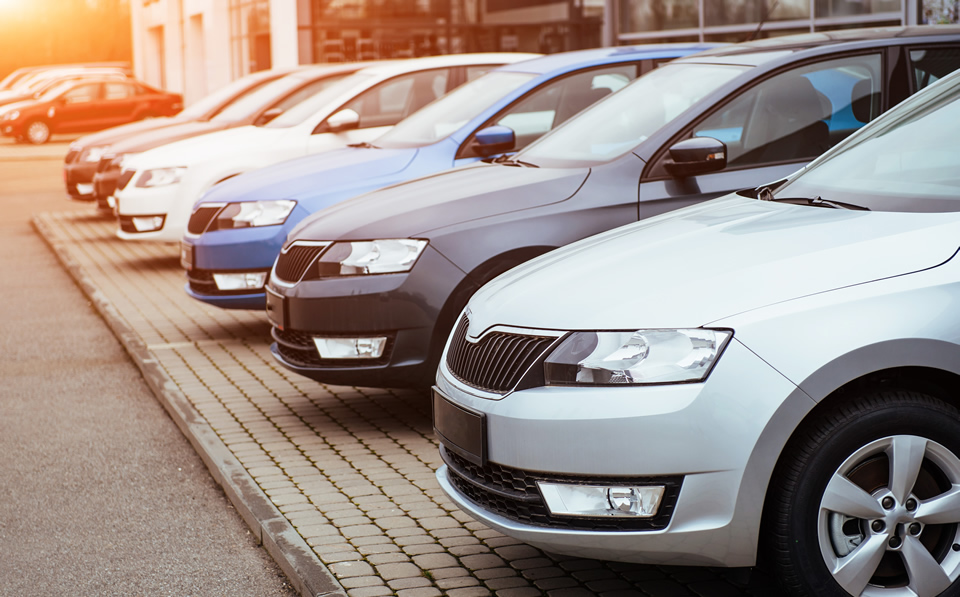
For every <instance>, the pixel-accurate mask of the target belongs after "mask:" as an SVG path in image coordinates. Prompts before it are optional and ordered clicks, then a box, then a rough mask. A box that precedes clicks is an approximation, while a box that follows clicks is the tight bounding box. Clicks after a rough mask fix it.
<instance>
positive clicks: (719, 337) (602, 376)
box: [543, 329, 733, 386]
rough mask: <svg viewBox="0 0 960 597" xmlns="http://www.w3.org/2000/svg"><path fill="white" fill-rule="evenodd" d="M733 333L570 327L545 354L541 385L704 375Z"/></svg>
mask: <svg viewBox="0 0 960 597" xmlns="http://www.w3.org/2000/svg"><path fill="white" fill-rule="evenodd" d="M732 335H733V333H732V332H729V331H726V330H706V329H689V330H639V331H636V332H573V333H571V334H570V335H569V336H567V337H566V338H565V339H564V340H563V341H562V342H561V343H560V345H559V346H557V348H555V349H554V350H553V352H552V353H551V354H550V355H549V356H548V357H547V359H546V360H545V361H544V364H543V372H544V377H545V381H546V382H547V385H605V386H606V385H624V384H663V383H684V382H699V381H703V380H704V379H706V377H707V375H708V374H709V373H710V370H711V369H712V368H713V365H714V363H716V362H717V359H718V358H719V357H720V353H721V352H723V349H724V347H725V346H726V345H727V341H728V340H729V339H730V337H731V336H732Z"/></svg>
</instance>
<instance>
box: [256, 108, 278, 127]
mask: <svg viewBox="0 0 960 597" xmlns="http://www.w3.org/2000/svg"><path fill="white" fill-rule="evenodd" d="M281 114H283V108H270V109H269V110H267V111H266V112H264V113H263V114H261V115H260V118H258V119H257V124H261V125H262V124H267V123H268V122H270V121H271V120H273V119H274V118H276V117H277V116H280V115H281Z"/></svg>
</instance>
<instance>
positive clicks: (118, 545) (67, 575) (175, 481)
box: [0, 144, 295, 597]
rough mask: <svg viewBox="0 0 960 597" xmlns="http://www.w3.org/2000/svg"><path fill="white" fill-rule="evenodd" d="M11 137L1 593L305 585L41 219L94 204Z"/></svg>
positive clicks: (4, 199)
mask: <svg viewBox="0 0 960 597" xmlns="http://www.w3.org/2000/svg"><path fill="white" fill-rule="evenodd" d="M4 145H6V144H4ZM0 149H2V152H0V213H2V217H0V274H2V279H3V283H2V284H0V305H2V309H3V310H2V315H3V322H2V324H0V595H3V596H6V595H17V596H21V595H70V596H72V597H73V596H76V595H147V594H150V595H177V596H186V595H204V596H207V595H210V596H216V595H231V596H243V595H250V596H273V595H278V596H288V595H289V596H292V595H295V592H294V591H293V589H292V588H291V587H290V585H289V584H288V583H287V581H286V578H285V577H284V576H283V574H282V572H281V571H280V569H279V568H278V567H277V566H276V564H275V563H274V562H273V561H272V560H271V559H270V557H269V556H268V555H267V553H266V552H265V551H264V550H263V549H262V548H260V547H259V546H258V545H257V544H256V542H255V541H254V539H253V536H252V534H251V533H250V532H249V531H248V529H247V527H246V525H245V524H244V523H243V521H242V520H241V519H240V517H239V515H238V514H237V513H236V512H235V511H234V510H233V508H232V507H231V506H230V504H229V502H228V501H227V499H226V498H225V496H224V495H223V493H222V491H221V490H220V488H219V487H218V486H217V485H216V484H215V483H214V482H213V480H212V479H211V477H210V475H209V474H208V472H207V470H206V468H205V467H204V466H203V463H202V462H201V461H200V458H199V457H198V456H197V455H196V453H195V452H194V451H193V449H192V448H191V447H190V445H189V444H188V443H187V441H186V439H185V438H184V437H183V436H182V435H181V433H180V431H179V430H178V429H177V427H176V426H175V425H174V423H173V421H172V420H170V418H169V417H168V416H167V414H166V412H165V411H164V410H163V409H162V408H161V406H160V405H159V403H158V402H157V401H156V400H155V398H154V397H153V395H152V394H151V393H150V391H149V389H148V388H147V386H146V385H145V383H144V382H143V380H142V379H141V377H140V374H139V372H138V370H137V369H136V367H135V366H134V365H133V363H132V362H130V360H129V358H128V357H127V355H126V353H125V352H124V351H123V349H122V348H121V346H120V344H119V343H118V342H117V340H116V339H115V338H114V336H113V335H112V334H111V332H110V331H109V329H108V328H107V326H106V324H105V323H104V322H103V320H102V319H100V317H99V315H98V314H97V313H96V312H95V311H94V309H93V308H92V307H91V306H90V304H89V303H88V302H87V300H86V298H85V297H84V295H83V294H82V293H81V291H80V290H79V289H78V288H77V287H76V286H75V285H74V283H73V281H72V280H71V278H70V277H69V276H68V275H67V274H66V273H65V272H64V271H63V269H62V268H61V266H60V265H59V264H58V263H57V261H56V259H55V258H54V256H53V253H52V252H51V251H50V250H49V248H48V247H47V246H46V245H45V244H44V243H43V241H42V240H41V239H40V237H39V236H38V235H37V234H36V233H35V232H34V231H33V229H32V228H31V225H30V217H31V214H33V213H35V212H41V211H56V210H64V209H74V210H82V211H87V212H91V208H90V207H89V206H87V205H84V204H77V203H73V202H70V201H68V200H67V199H66V197H65V195H64V193H63V187H62V183H61V174H60V162H59V161H58V160H56V159H42V158H40V159H38V158H36V157H34V158H31V159H18V155H17V148H15V147H6V146H4V147H2V148H0ZM64 152H65V149H64ZM24 155H26V153H24ZM91 213H92V212H91Z"/></svg>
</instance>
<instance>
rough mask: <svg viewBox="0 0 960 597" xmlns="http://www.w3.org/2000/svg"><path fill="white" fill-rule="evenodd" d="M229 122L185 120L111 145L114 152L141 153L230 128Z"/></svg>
mask: <svg viewBox="0 0 960 597" xmlns="http://www.w3.org/2000/svg"><path fill="white" fill-rule="evenodd" d="M229 127H230V125H229V123H222V122H212V121H206V122H203V121H195V122H184V123H181V124H175V125H172V126H165V127H163V128H161V129H156V130H151V131H145V132H142V133H138V134H136V135H134V136H132V137H129V138H126V139H123V140H121V141H118V142H116V143H114V144H113V145H111V146H110V147H111V151H112V153H116V154H121V153H140V152H141V151H147V150H148V149H153V148H154V147H160V146H161V145H166V144H167V143H173V142H174V141H180V140H181V139H189V138H190V137H196V136H198V135H205V134H206V133H212V132H215V131H220V130H223V129H225V128H229Z"/></svg>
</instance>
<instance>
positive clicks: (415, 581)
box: [387, 576, 433, 591]
mask: <svg viewBox="0 0 960 597" xmlns="http://www.w3.org/2000/svg"><path fill="white" fill-rule="evenodd" d="M432 584H433V583H432V582H430V579H428V578H425V577H423V576H418V577H411V578H398V579H396V580H390V581H387V585H389V586H390V588H391V589H394V590H395V591H400V590H402V589H416V588H418V587H429V586H431V585H432Z"/></svg>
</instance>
